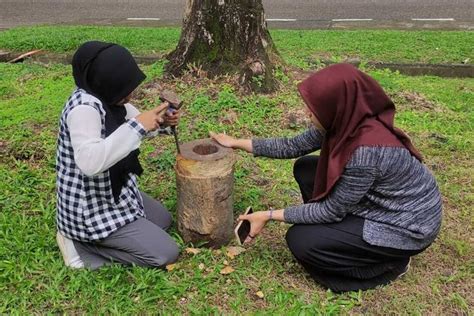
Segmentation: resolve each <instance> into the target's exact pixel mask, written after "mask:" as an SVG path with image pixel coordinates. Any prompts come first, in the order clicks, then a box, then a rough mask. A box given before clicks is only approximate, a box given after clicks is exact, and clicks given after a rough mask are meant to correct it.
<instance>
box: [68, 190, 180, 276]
mask: <svg viewBox="0 0 474 316" xmlns="http://www.w3.org/2000/svg"><path fill="white" fill-rule="evenodd" d="M140 193H141V194H142V197H143V206H144V208H145V215H146V218H139V219H137V220H135V221H134V222H132V223H130V224H127V225H125V226H123V227H121V228H119V229H118V230H117V231H115V232H113V233H112V234H110V235H109V236H108V237H106V238H105V239H103V240H100V241H98V242H93V243H88V242H80V241H74V246H75V247H76V250H77V252H78V254H79V256H80V257H81V259H82V261H83V262H84V265H85V266H86V267H88V268H90V269H97V268H99V267H101V266H104V265H107V264H111V263H113V262H118V263H122V264H125V265H132V264H135V265H138V266H142V267H164V266H166V265H167V264H170V263H173V262H175V261H176V260H177V258H178V255H179V247H178V245H177V244H176V242H175V241H174V240H173V239H172V238H171V237H170V236H169V235H168V234H167V233H166V229H168V227H169V226H170V225H171V215H170V213H169V212H168V211H167V210H166V208H165V207H164V206H163V205H162V204H161V203H160V202H158V201H157V200H155V199H153V198H151V197H150V196H148V195H147V194H145V193H143V192H140Z"/></svg>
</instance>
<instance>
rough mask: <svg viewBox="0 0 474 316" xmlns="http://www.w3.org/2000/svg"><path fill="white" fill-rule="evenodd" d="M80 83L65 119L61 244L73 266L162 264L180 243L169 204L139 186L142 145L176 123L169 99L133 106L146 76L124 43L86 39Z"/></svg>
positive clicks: (79, 56)
mask: <svg viewBox="0 0 474 316" xmlns="http://www.w3.org/2000/svg"><path fill="white" fill-rule="evenodd" d="M72 67H73V76H74V80H75V83H76V86H77V88H76V89H75V90H74V92H73V93H72V95H71V96H70V98H69V100H68V101H67V102H66V104H65V106H64V109H63V111H62V114H61V119H60V129H59V136H58V147H57V156H56V170H57V229H58V232H57V235H56V239H57V243H58V245H59V248H60V250H61V252H62V255H63V259H64V262H65V264H66V265H67V266H69V267H72V268H82V267H89V268H92V269H95V268H98V267H101V266H103V265H106V264H109V263H112V262H117V263H122V264H126V265H131V264H135V265H139V266H146V267H163V266H165V265H167V264H169V263H172V262H174V261H176V259H177V257H178V254H179V248H178V246H177V245H176V243H175V242H174V240H173V239H172V238H171V237H170V236H169V235H168V234H167V232H166V230H167V229H168V227H169V226H170V224H171V216H170V214H169V213H168V211H167V210H166V209H165V207H164V206H163V205H162V204H161V203H160V202H158V201H156V200H154V199H153V198H151V197H150V196H148V195H146V194H145V193H143V192H141V191H140V190H139V189H138V183H137V177H138V176H139V175H141V174H142V172H143V169H142V167H141V166H140V162H139V160H138V154H139V150H138V147H139V146H140V143H141V141H142V139H143V137H145V136H146V135H148V134H150V133H151V132H152V131H155V130H157V129H158V128H160V126H166V125H176V124H177V123H178V119H179V113H175V114H170V113H166V112H167V111H166V110H167V107H168V104H167V103H164V104H161V105H160V106H158V107H157V108H155V109H153V110H151V111H148V112H144V113H141V114H140V112H139V111H138V110H137V109H136V108H135V107H134V106H133V105H131V104H130V103H129V100H130V95H131V93H132V92H133V91H134V90H135V89H136V88H137V87H138V86H139V85H140V83H141V82H142V81H143V80H144V78H145V75H144V74H143V72H142V71H141V70H140V69H139V68H138V66H137V64H136V62H135V60H134V59H133V57H132V55H131V54H130V53H129V52H128V51H127V50H126V49H125V48H124V47H122V46H119V45H117V44H111V43H102V42H87V43H85V44H83V45H82V46H81V47H80V48H79V49H78V50H77V52H76V53H75V55H74V57H73V63H72Z"/></svg>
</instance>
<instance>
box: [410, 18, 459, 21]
mask: <svg viewBox="0 0 474 316" xmlns="http://www.w3.org/2000/svg"><path fill="white" fill-rule="evenodd" d="M411 20H412V21H454V19H453V18H440V19H424V18H415V19H411Z"/></svg>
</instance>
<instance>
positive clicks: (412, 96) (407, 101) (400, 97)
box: [389, 91, 443, 113]
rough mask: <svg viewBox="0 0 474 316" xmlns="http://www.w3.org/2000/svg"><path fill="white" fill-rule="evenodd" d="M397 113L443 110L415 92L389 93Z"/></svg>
mask: <svg viewBox="0 0 474 316" xmlns="http://www.w3.org/2000/svg"><path fill="white" fill-rule="evenodd" d="M389 96H390V98H391V99H392V101H393V102H394V103H395V107H396V108H397V110H398V111H418V112H437V113H440V112H443V108H442V107H441V106H439V105H437V104H436V103H434V102H431V101H430V100H428V99H427V98H426V97H425V96H423V95H422V94H420V93H417V92H408V91H402V92H396V93H389Z"/></svg>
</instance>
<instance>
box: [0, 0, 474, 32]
mask: <svg viewBox="0 0 474 316" xmlns="http://www.w3.org/2000/svg"><path fill="white" fill-rule="evenodd" d="M263 2H264V6H265V11H266V15H267V18H268V19H269V22H268V23H269V25H270V27H282V28H327V27H360V26H364V27H400V28H412V27H421V28H461V29H474V0H263ZM184 3H185V0H116V1H113V0H100V1H99V0H52V1H45V0H30V1H26V0H17V1H5V0H0V28H9V27H14V26H19V25H35V24H45V23H47V24H51V23H54V24H56V23H94V24H131V25H134V24H140V25H147V24H149V25H180V23H181V19H182V11H183V7H184ZM129 18H149V19H150V18H151V20H129ZM157 19H159V21H158V20H157ZM347 19H350V20H352V19H362V21H358V20H355V21H347ZM420 19H421V20H420ZM426 19H428V20H426ZM430 19H440V20H430Z"/></svg>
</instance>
